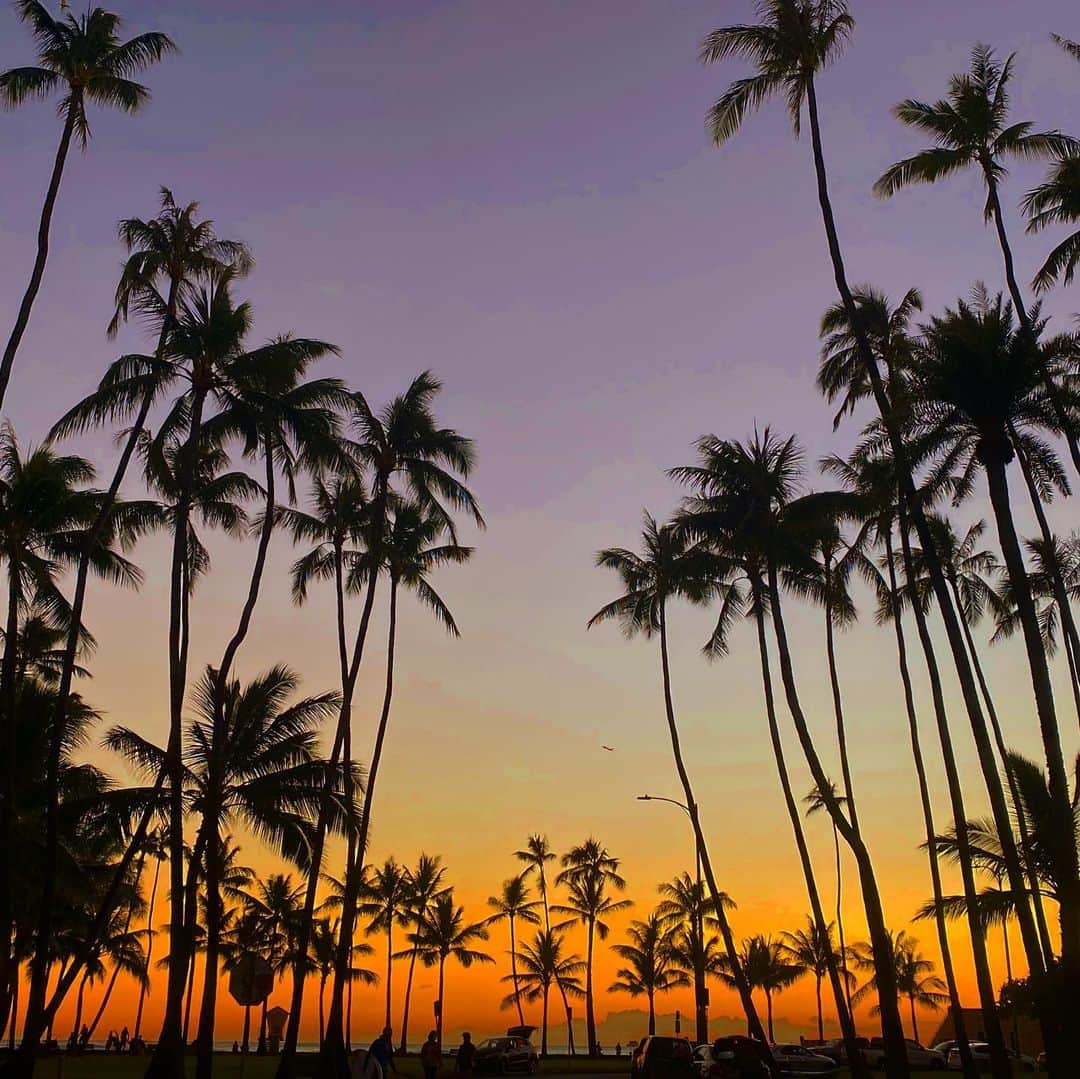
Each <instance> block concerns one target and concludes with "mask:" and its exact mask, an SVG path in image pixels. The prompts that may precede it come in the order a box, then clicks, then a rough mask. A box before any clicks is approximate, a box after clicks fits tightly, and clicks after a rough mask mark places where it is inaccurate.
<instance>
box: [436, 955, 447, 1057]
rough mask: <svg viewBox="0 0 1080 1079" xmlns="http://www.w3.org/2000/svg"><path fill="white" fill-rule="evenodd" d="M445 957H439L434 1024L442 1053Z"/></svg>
mask: <svg viewBox="0 0 1080 1079" xmlns="http://www.w3.org/2000/svg"><path fill="white" fill-rule="evenodd" d="M445 972H446V956H444V955H440V956H439V1017H438V1022H437V1023H436V1024H435V1030H436V1033H437V1034H438V1041H439V1052H442V1047H443V1020H444V1019H445V1018H446V980H445V977H444V975H445Z"/></svg>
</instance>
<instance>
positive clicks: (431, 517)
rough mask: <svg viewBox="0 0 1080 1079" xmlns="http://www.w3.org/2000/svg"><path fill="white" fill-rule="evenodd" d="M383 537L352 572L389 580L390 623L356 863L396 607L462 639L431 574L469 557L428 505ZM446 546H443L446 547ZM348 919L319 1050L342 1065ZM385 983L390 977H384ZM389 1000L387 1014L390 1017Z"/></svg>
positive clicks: (390, 674)
mask: <svg viewBox="0 0 1080 1079" xmlns="http://www.w3.org/2000/svg"><path fill="white" fill-rule="evenodd" d="M384 521H385V525H386V529H387V535H386V536H384V537H378V538H377V539H376V538H374V537H373V538H372V540H371V541H370V542H369V545H368V548H369V556H370V557H371V558H374V557H376V552H378V555H377V557H379V558H380V559H381V561H382V566H381V567H380V566H378V565H374V566H373V565H371V564H370V562H369V560H368V558H364V559H362V560H359V561H358V562H357V563H355V564H354V566H353V567H352V574H353V576H354V580H355V582H356V583H355V585H354V587H356V588H357V589H358V588H359V587H360V582H364V581H366V580H367V579H368V578H369V577H373V576H374V575H375V574H377V573H378V571H379V569H380V568H382V569H384V570H385V573H386V576H387V577H388V578H389V583H390V587H389V617H388V623H387V647H386V683H385V688H384V690H383V702H382V710H381V712H380V714H379V723H378V727H377V728H376V732H375V744H374V747H373V749H372V754H371V764H370V766H369V768H368V776H367V786H366V789H365V790H364V802H363V807H362V809H361V812H360V824H359V832H358V834H357V837H356V849H357V856H358V858H359V857H360V856H362V854H363V852H364V851H365V850H366V848H367V839H368V834H369V831H370V827H371V812H372V806H373V804H374V797H375V783H376V780H377V778H378V773H379V764H380V762H381V760H382V754H383V748H384V746H385V742H386V732H387V729H388V726H389V721H390V708H391V704H392V702H393V695H394V661H395V647H396V644H397V603H398V595H399V592H400V591H401V590H402V589H405V590H407V591H410V592H412V593H413V594H414V595H415V596H416V597H417V599H419V600H420V602H421V603H423V604H424V606H425V607H427V608H428V609H429V610H430V611H431V612H432V613H433V614H434V615H435V617H436V618H437V619H438V621H439V622H440V623H441V624H442V626H443V628H444V629H445V630H446V631H447V632H448V633H449V634H450V635H451V636H453V637H458V636H460V631H459V630H458V627H457V623H456V622H455V621H454V616H453V614H452V613H451V611H450V608H449V607H448V606H447V605H446V603H445V601H444V600H443V598H442V597H441V596H440V595H439V593H438V592H436V591H435V588H434V587H433V586H432V585H431V583H430V581H429V576H430V574H431V573H432V572H433V571H434V570H435V569H437V568H438V567H439V566H445V565H454V564H460V563H463V562H465V561H467V560H468V559H469V557H470V556H471V555H472V548H471V547H462V546H461V545H460V544H458V543H456V542H455V541H454V540H453V538H452V536H450V535H444V533H446V532H447V531H448V530H447V529H446V523H445V522H446V517H445V515H444V514H442V513H439V512H436V511H434V510H433V509H432V507H431V505H430V504H429V505H423V504H421V503H420V502H406V501H403V500H401V499H397V500H395V504H394V506H393V509H392V512H391V516H390V517H389V518H388V519H385V518H384ZM444 540H445V541H447V542H444ZM353 895H354V887H353V885H352V884H351V882H350V881H349V879H348V878H346V881H345V894H344V896H343V897H342V911H343V912H347V911H348V909H349V904H350V902H352V900H353ZM350 924H351V921H350V918H349V917H348V916H347V914H345V913H343V917H342V929H341V932H340V936H339V940H338V958H339V963H338V965H339V973H338V974H336V975H335V977H334V988H333V992H332V994H331V998H330V1012H329V1015H328V1017H327V1036H326V1043H325V1045H324V1046H323V1053H324V1057H325V1059H326V1060H327V1061H328V1062H334V1061H335V1060H336V1062H337V1064H340V1063H341V1061H342V1060H343V1059H344V1023H343V1016H344V1007H345V996H344V995H345V988H346V985H347V978H346V977H345V976H344V975H343V968H344V965H345V960H346V959H347V951H346V947H347V943H348V941H349V940H350V939H351V935H350V933H351V930H350V929H349V926H350ZM388 980H389V976H388ZM389 1010H390V1007H389V1000H388V1002H387V1013H388V1014H389Z"/></svg>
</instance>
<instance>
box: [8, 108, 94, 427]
mask: <svg viewBox="0 0 1080 1079" xmlns="http://www.w3.org/2000/svg"><path fill="white" fill-rule="evenodd" d="M73 93H74V91H73ZM80 96H81V93H80ZM80 108H81V105H80V104H77V103H76V102H74V101H73V102H70V103H69V105H68V110H67V116H65V118H64V127H63V130H62V131H61V132H60V145H59V146H57V148H56V157H55V158H54V160H53V168H52V175H51V176H50V177H49V186H48V187H47V188H46V189H45V201H44V203H42V206H41V219H40V221H39V222H38V234H37V255H36V256H35V257H34V268H33V270H31V271H30V281H29V283H28V284H27V286H26V292H24V293H23V298H22V303H20V304H19V310H18V313H17V314H16V315H15V325H14V326H13V327H12V329H11V336H10V337H9V338H8V342H7V345H6V346H5V347H4V355H3V358H2V359H0V408H2V407H3V404H4V397H5V395H6V394H7V388H8V382H10V381H11V369H12V367H13V366H14V364H15V354H16V353H17V352H18V351H19V345H20V344H21V343H22V339H23V334H24V333H26V327H27V324H28V323H29V322H30V312H31V310H32V309H33V306H34V300H36V299H37V294H38V290H39V289H40V288H41V279H42V277H44V275H45V263H46V262H47V261H48V258H49V232H50V230H51V228H52V216H53V210H54V209H55V208H56V196H57V194H58V193H59V191H60V180H61V178H62V177H63V175H64V164H65V162H66V161H67V156H68V150H69V149H70V148H71V136H72V134H73V133H74V130H75V113H76V112H77V111H78V110H79V109H80Z"/></svg>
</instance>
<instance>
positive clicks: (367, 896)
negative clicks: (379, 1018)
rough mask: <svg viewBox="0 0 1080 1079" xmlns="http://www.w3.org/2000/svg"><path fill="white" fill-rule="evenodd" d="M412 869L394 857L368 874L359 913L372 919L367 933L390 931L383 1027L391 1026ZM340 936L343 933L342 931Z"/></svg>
mask: <svg viewBox="0 0 1080 1079" xmlns="http://www.w3.org/2000/svg"><path fill="white" fill-rule="evenodd" d="M408 895H409V877H408V871H407V870H406V869H405V868H404V867H403V866H400V865H398V863H397V862H396V861H394V859H393V858H387V859H386V861H385V862H384V863H383V864H382V866H379V867H376V868H375V869H373V870H372V871H371V873H370V874H369V875H368V877H367V879H366V880H365V883H364V888H363V891H362V893H361V899H360V905H359V907H358V910H359V912H360V913H361V914H362V915H363V916H364V917H365V918H367V919H368V925H367V932H368V933H369V934H370V933H385V934H386V981H385V983H384V986H385V989H386V1011H385V1014H384V1017H383V1026H384V1027H388V1026H390V1025H391V1021H390V1002H391V984H392V982H391V980H392V976H393V969H394V928H395V926H396V927H398V928H400V927H402V926H406V925H408V924H409V909H408ZM339 936H340V934H339Z"/></svg>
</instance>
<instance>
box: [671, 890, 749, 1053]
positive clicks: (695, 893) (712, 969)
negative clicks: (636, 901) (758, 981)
mask: <svg viewBox="0 0 1080 1079" xmlns="http://www.w3.org/2000/svg"><path fill="white" fill-rule="evenodd" d="M658 891H659V893H660V895H661V896H662V898H661V900H660V902H659V903H658V904H657V907H656V912H657V914H659V915H660V917H661V918H663V919H664V920H665V923H666V924H667V925H669V926H670V927H671V928H672V929H674V930H675V931H676V934H675V936H674V937H673V938H672V940H671V942H670V949H671V952H672V957H673V960H674V962H675V963H676V965H678V966H681V967H682V968H683V969H684V970H686V971H688V972H690V973H691V974H692V975H693V977H694V1000H695V1001H696V1002H697V1008H696V1019H697V1023H696V1027H697V1031H696V1034H695V1040H696V1041H697V1042H699V1043H704V1042H707V1041H708V1040H709V1017H708V1008H707V1006H706V1004H705V1000H706V979H707V977H708V975H710V974H715V973H716V970H717V968H716V962H715V960H716V955H715V953H716V950H717V948H718V947H719V941H718V939H717V938H716V937H715V936H711V935H709V936H706V931H707V930H713V929H716V928H718V927H719V925H720V923H719V920H718V919H717V917H716V915H715V914H714V913H713V912H712V903H711V900H709V899H707V898H706V896H705V888H704V885H703V884H702V881H701V878H700V875H699V876H698V877H697V879H695V878H693V877H691V876H690V874H689V873H681V874H679V876H677V877H676V878H675V879H674V880H673V881H663V882H662V883H661V884H660V885H659V888H658ZM720 902H721V903H722V904H723V906H724V910H725V911H728V910H734V908H735V901H734V900H733V899H732V898H731V897H730V896H729V895H727V894H726V893H721V896H720Z"/></svg>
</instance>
